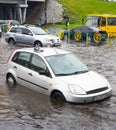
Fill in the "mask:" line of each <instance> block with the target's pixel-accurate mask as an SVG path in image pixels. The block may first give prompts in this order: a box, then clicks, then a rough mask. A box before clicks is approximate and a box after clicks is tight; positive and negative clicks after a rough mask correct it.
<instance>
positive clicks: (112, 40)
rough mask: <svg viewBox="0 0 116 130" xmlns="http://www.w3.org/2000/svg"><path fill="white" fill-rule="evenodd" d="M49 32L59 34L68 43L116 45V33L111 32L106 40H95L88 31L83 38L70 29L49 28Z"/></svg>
mask: <svg viewBox="0 0 116 130" xmlns="http://www.w3.org/2000/svg"><path fill="white" fill-rule="evenodd" d="M47 32H48V33H49V34H53V35H56V36H58V37H59V38H60V39H61V40H63V41H65V42H66V43H78V45H79V44H84V45H85V46H90V45H95V46H98V45H107V46H114V45H116V33H113V34H111V35H110V36H107V37H106V39H105V40H103V41H102V40H101V41H100V42H97V41H96V42H95V41H94V40H95V39H94V40H93V39H92V38H91V37H90V35H88V33H86V34H85V36H84V38H83V39H80V40H79V41H78V39H79V37H80V36H79V35H81V34H79V35H78V36H77V37H74V36H73V34H71V33H70V29H57V28H50V29H48V30H47Z"/></svg>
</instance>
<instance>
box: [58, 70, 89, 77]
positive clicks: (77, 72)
mask: <svg viewBox="0 0 116 130" xmlns="http://www.w3.org/2000/svg"><path fill="white" fill-rule="evenodd" d="M86 72H88V70H84V71H76V72H73V73H68V74H63V73H61V74H56V76H66V75H74V74H82V73H86Z"/></svg>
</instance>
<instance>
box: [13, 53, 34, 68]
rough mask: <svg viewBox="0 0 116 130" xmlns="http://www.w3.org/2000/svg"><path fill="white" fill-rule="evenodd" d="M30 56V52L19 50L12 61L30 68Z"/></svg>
mask: <svg viewBox="0 0 116 130" xmlns="http://www.w3.org/2000/svg"><path fill="white" fill-rule="evenodd" d="M30 56H31V54H30V53H28V52H20V53H19V52H17V53H16V54H15V55H14V57H13V58H12V61H13V62H15V63H18V64H20V65H22V66H24V67H27V68H28V67H29V60H30Z"/></svg>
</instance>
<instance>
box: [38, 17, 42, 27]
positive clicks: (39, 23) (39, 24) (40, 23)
mask: <svg viewBox="0 0 116 130" xmlns="http://www.w3.org/2000/svg"><path fill="white" fill-rule="evenodd" d="M41 25H42V22H41V18H39V22H38V26H39V27H41Z"/></svg>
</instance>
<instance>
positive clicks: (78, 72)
mask: <svg viewBox="0 0 116 130" xmlns="http://www.w3.org/2000/svg"><path fill="white" fill-rule="evenodd" d="M86 72H88V70H84V71H75V72H73V73H71V74H70V75H73V74H82V73H86Z"/></svg>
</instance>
